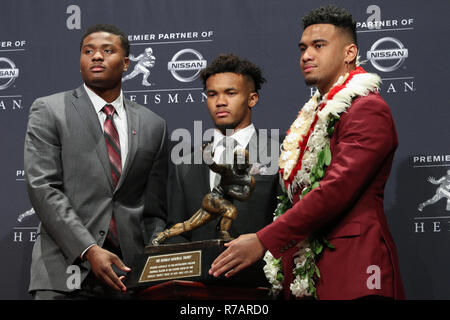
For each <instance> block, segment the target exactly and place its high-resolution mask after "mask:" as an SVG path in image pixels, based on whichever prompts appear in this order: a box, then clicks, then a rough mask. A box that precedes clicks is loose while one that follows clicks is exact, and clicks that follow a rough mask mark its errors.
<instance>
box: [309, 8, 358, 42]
mask: <svg viewBox="0 0 450 320" xmlns="http://www.w3.org/2000/svg"><path fill="white" fill-rule="evenodd" d="M302 22H303V29H306V28H307V27H309V26H310V25H313V24H319V23H327V24H332V25H334V26H336V27H338V28H340V29H341V30H343V31H345V32H347V33H348V35H349V36H350V37H351V39H352V41H353V42H354V43H355V44H356V45H357V38H356V21H355V20H354V19H353V17H352V15H351V14H350V13H349V12H348V11H346V10H345V9H342V8H338V7H336V6H333V5H328V6H324V7H320V8H318V9H315V10H312V11H311V12H309V13H308V14H307V15H306V16H304V17H303V19H302Z"/></svg>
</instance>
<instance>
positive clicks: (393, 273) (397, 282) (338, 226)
mask: <svg viewBox="0 0 450 320" xmlns="http://www.w3.org/2000/svg"><path fill="white" fill-rule="evenodd" d="M397 145H398V140H397V132H396V130H395V126H394V121H393V119H392V114H391V112H390V109H389V107H388V105H387V104H386V102H385V101H384V100H383V99H382V98H381V96H380V95H379V94H378V93H370V94H369V95H367V96H365V97H357V98H356V99H355V100H353V103H352V105H351V107H350V108H349V109H348V111H347V112H345V113H343V114H342V115H341V119H340V120H339V121H338V122H337V124H336V127H335V131H334V133H333V136H332V138H331V140H330V149H331V153H332V161H331V163H330V166H329V167H328V169H327V171H326V173H325V176H324V177H323V179H322V181H321V182H320V186H319V187H317V188H315V189H314V190H312V191H311V192H309V193H308V194H307V195H306V196H305V197H304V198H303V199H302V200H301V201H298V195H297V196H296V197H295V199H294V205H293V207H292V208H291V209H290V210H288V211H287V212H285V213H284V214H283V215H281V216H280V217H279V218H278V219H277V220H276V221H274V222H273V223H271V224H270V225H268V226H267V227H265V228H264V229H261V230H260V231H258V232H257V236H258V238H259V240H260V241H261V242H262V244H263V245H264V246H265V248H266V249H268V250H269V251H270V252H271V253H272V255H273V256H274V257H275V258H279V257H282V258H283V270H284V275H285V276H284V279H285V282H284V284H283V291H284V297H285V298H291V297H292V296H290V289H289V283H291V282H292V279H293V276H292V268H293V258H292V255H293V254H294V253H295V252H296V251H297V250H298V249H297V247H296V244H298V243H299V242H301V241H302V240H304V239H305V238H307V237H308V236H309V235H310V234H311V233H313V232H316V231H321V232H322V233H324V234H325V236H326V238H327V239H328V240H329V241H330V242H331V243H332V244H333V245H334V246H335V249H334V250H330V249H325V250H324V251H323V253H322V254H321V256H320V257H319V259H318V261H317V265H318V267H319V270H320V273H321V278H320V279H319V281H318V282H317V286H316V288H317V295H318V297H319V299H355V298H359V297H363V296H368V295H381V296H385V297H393V298H395V299H402V298H404V292H403V285H402V281H401V277H400V272H399V265H398V258H397V253H396V248H395V244H394V240H393V238H392V236H391V234H390V232H389V229H388V225H387V222H386V217H385V213H384V209H383V197H384V186H385V184H386V180H387V179H388V176H389V173H390V170H391V166H392V159H393V157H394V152H395V149H396V148H397ZM377 267H378V269H377ZM378 275H379V277H378ZM377 277H378V279H377ZM378 280H379V281H378Z"/></svg>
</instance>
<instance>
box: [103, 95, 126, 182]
mask: <svg viewBox="0 0 450 320" xmlns="http://www.w3.org/2000/svg"><path fill="white" fill-rule="evenodd" d="M102 111H103V112H104V113H105V114H106V119H105V124H104V135H105V141H106V147H107V149H108V156H109V162H110V164H111V175H112V179H113V183H114V188H115V187H116V186H117V183H118V182H119V179H120V175H121V174H122V159H121V156H120V140H119V133H118V132H117V129H116V126H115V125H114V119H113V116H114V113H115V112H116V110H115V109H114V107H113V106H112V105H110V104H107V105H105V106H104V107H103V109H102Z"/></svg>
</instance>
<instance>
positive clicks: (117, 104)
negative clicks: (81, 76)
mask: <svg viewBox="0 0 450 320" xmlns="http://www.w3.org/2000/svg"><path fill="white" fill-rule="evenodd" d="M83 85H84V89H85V90H86V93H87V95H88V97H89V99H90V100H91V102H92V104H93V105H94V109H95V111H96V112H97V113H100V112H102V109H103V107H104V106H105V105H106V104H111V105H113V107H114V109H116V111H117V115H118V116H119V118H120V116H121V114H122V113H123V112H124V111H125V108H124V106H123V93H122V90H120V94H119V96H118V97H117V99H116V100H114V101H113V102H111V103H108V102H106V101H105V100H103V98H101V97H100V96H99V95H97V94H96V93H95V92H94V91H92V90H91V89H89V87H88V86H87V85H86V84H85V83H84V84H83Z"/></svg>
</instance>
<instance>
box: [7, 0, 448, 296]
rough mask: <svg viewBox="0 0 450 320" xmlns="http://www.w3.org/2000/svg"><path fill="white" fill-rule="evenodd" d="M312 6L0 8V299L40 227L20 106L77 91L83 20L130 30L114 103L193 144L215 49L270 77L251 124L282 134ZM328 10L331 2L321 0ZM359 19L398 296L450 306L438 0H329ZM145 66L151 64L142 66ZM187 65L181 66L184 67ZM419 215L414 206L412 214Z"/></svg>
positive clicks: (213, 0) (258, 0) (443, 11)
mask: <svg viewBox="0 0 450 320" xmlns="http://www.w3.org/2000/svg"><path fill="white" fill-rule="evenodd" d="M330 2H331V1H323V0H314V1H310V0H290V1H278V0H227V1H222V0H190V1H177V0H150V1H149V0H128V1H107V0H97V1H88V0H84V1H56V0H47V1H32V0H17V1H16V0H14V1H13V0H2V1H1V3H0V26H1V27H0V149H1V155H0V164H1V165H0V254H1V257H2V263H1V264H0V273H1V274H2V277H1V279H0V299H30V296H29V294H28V293H27V288H28V282H29V267H30V261H31V250H32V246H33V243H34V241H35V239H36V230H37V226H38V223H39V221H38V219H37V217H36V215H35V214H34V210H33V208H32V207H31V205H30V203H29V200H28V196H27V192H26V187H25V177H24V171H23V144H24V136H25V130H26V124H27V119H28V113H29V108H30V106H31V104H32V102H33V101H34V99H36V98H37V97H40V96H45V95H49V94H52V93H55V92H59V91H65V90H69V89H73V88H76V87H78V86H79V85H81V83H82V82H81V77H80V71H79V57H80V51H79V49H80V39H81V37H82V35H83V32H84V30H85V29H86V28H87V27H88V26H90V25H92V24H95V23H111V24H115V25H117V26H118V27H119V28H120V29H122V30H123V31H124V32H125V33H127V34H128V37H129V40H130V43H131V55H132V56H131V65H130V68H129V70H128V72H127V73H126V74H125V78H124V82H123V90H124V94H125V96H126V97H127V98H129V99H131V100H134V101H136V102H138V103H140V104H142V105H144V106H146V107H147V108H149V109H151V110H153V111H154V112H156V113H157V114H159V115H161V116H162V117H164V118H165V119H166V121H167V123H168V126H169V130H170V132H171V135H170V138H171V140H172V142H173V144H176V143H178V139H179V138H178V135H177V136H175V135H172V133H173V132H174V131H175V130H176V129H184V130H185V132H189V133H191V138H192V143H194V140H196V139H197V140H196V141H198V139H201V136H202V134H203V132H205V131H206V130H207V129H209V128H211V127H212V122H211V121H210V119H209V115H208V112H207V109H206V105H205V101H206V95H205V93H204V91H203V86H202V83H201V81H200V80H199V78H198V76H199V72H200V70H201V68H203V67H204V66H205V65H206V64H208V63H209V62H211V61H212V60H213V59H214V58H215V57H217V56H218V55H219V54H220V53H235V54H237V55H239V56H241V57H245V58H247V59H249V60H251V61H253V62H254V63H256V64H257V65H259V66H260V67H261V68H262V69H263V71H264V75H265V77H266V78H267V80H268V82H267V83H266V84H265V85H264V86H263V88H262V90H261V92H260V93H261V96H260V101H259V103H258V105H257V106H256V108H255V109H254V111H253V120H254V123H255V125H256V127H257V128H260V129H263V128H264V129H268V130H271V129H273V130H279V132H280V134H284V133H285V132H286V130H287V129H288V127H289V125H290V124H291V122H292V121H293V120H294V118H295V117H296V115H297V113H298V111H299V107H300V106H302V105H303V104H304V103H305V102H306V100H307V99H309V97H310V96H311V95H312V94H313V93H314V88H310V87H308V86H306V85H305V83H304V81H303V78H302V75H301V72H300V69H299V55H300V52H299V49H298V42H299V39H300V37H301V33H302V27H301V18H302V17H303V16H304V15H305V14H306V13H307V12H309V11H310V10H311V9H314V8H316V7H319V6H321V5H326V4H329V3H330ZM331 3H332V2H331ZM335 4H337V5H339V6H342V7H344V8H346V9H348V10H349V11H350V12H351V13H352V14H353V16H354V18H355V20H356V21H357V31H358V41H359V48H360V53H359V54H360V56H361V59H362V60H366V63H365V65H364V67H365V68H366V70H367V71H369V72H376V73H378V74H379V75H380V76H381V78H382V79H383V84H382V86H381V90H380V92H381V94H382V96H383V97H384V98H385V100H386V101H387V102H388V104H389V106H390V108H391V110H392V113H393V115H394V118H395V122H396V125H397V130H398V134H399V141H400V145H399V148H398V150H397V153H396V156H395V161H394V165H393V169H392V173H391V176H390V179H389V181H388V184H387V186H386V194H385V208H386V212H387V218H388V221H389V225H390V228H391V232H392V234H393V236H394V239H395V241H396V245H397V248H398V254H399V258H400V267H401V273H402V276H403V282H404V286H405V290H406V294H407V298H409V299H450V287H449V286H448V284H449V283H450V273H449V270H450V147H449V145H450V144H449V142H450V141H449V137H450V108H449V107H450V105H449V98H448V97H447V95H446V93H447V91H448V90H449V89H448V82H449V79H448V70H449V63H448V57H449V54H448V52H449V50H450V45H449V42H448V39H449V37H450V30H449V24H448V12H450V2H448V1H440V0H429V1H418V0H414V1H406V0H405V1H400V0H398V1H388V0H377V1H365V0H364V1H361V0H341V1H335ZM148 60H154V64H149V63H148ZM186 62H188V63H186ZM419 209H422V210H419Z"/></svg>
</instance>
